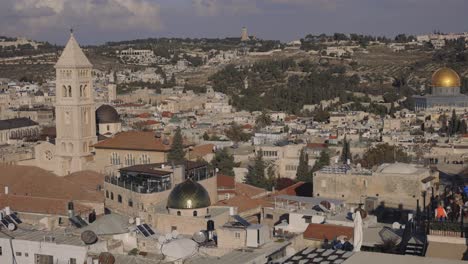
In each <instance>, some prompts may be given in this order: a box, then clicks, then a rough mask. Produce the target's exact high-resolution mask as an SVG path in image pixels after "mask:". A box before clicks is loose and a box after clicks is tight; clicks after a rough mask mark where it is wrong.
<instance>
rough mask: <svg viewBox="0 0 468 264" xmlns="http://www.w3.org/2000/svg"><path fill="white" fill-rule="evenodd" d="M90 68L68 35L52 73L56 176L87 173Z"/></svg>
mask: <svg viewBox="0 0 468 264" xmlns="http://www.w3.org/2000/svg"><path fill="white" fill-rule="evenodd" d="M92 67H93V65H91V63H90V62H89V60H88V58H86V56H85V54H84V53H83V51H82V50H81V48H80V46H79V45H78V42H77V41H76V39H75V37H74V36H73V31H72V32H71V34H70V39H69V40H68V43H67V45H66V46H65V49H64V50H63V53H62V55H61V56H60V58H59V60H58V62H57V64H56V65H55V69H56V76H57V77H56V104H55V118H56V127H57V138H56V141H55V145H56V160H57V169H56V171H55V173H56V174H57V175H67V174H69V173H73V172H76V171H81V170H85V169H87V166H86V165H87V163H89V162H90V161H92V154H91V147H90V146H92V145H93V144H95V143H96V140H97V138H96V121H95V119H96V117H95V105H94V95H93V80H92V75H91V74H92V73H91V72H92Z"/></svg>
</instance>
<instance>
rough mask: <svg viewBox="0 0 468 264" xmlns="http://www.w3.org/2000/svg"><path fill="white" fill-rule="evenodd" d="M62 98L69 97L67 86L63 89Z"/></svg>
mask: <svg viewBox="0 0 468 264" xmlns="http://www.w3.org/2000/svg"><path fill="white" fill-rule="evenodd" d="M62 96H63V97H68V93H67V87H66V86H65V85H64V86H63V87H62Z"/></svg>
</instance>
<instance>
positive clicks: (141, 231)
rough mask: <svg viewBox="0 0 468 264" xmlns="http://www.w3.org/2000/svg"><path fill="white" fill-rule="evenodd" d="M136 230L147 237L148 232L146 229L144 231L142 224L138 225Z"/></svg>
mask: <svg viewBox="0 0 468 264" xmlns="http://www.w3.org/2000/svg"><path fill="white" fill-rule="evenodd" d="M137 228H138V230H139V231H140V233H142V234H143V236H145V237H149V236H150V234H149V233H148V231H146V229H145V228H144V227H143V226H142V225H138V226H137Z"/></svg>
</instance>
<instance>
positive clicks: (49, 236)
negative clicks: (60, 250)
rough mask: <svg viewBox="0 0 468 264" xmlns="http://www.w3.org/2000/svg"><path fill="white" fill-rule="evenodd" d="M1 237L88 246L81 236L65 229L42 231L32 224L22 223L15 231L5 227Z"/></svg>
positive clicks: (0, 233) (0, 234)
mask: <svg viewBox="0 0 468 264" xmlns="http://www.w3.org/2000/svg"><path fill="white" fill-rule="evenodd" d="M0 238H7V239H10V238H14V239H18V240H27V241H35V242H42V243H53V244H61V245H70V246H83V247H84V246H86V245H85V243H84V242H83V241H82V240H81V238H80V237H79V236H76V235H73V234H71V233H65V230H60V231H58V230H56V231H42V230H36V229H34V228H33V227H32V226H29V225H25V224H20V225H18V228H17V229H16V230H15V231H10V230H7V229H5V228H3V229H2V232H0Z"/></svg>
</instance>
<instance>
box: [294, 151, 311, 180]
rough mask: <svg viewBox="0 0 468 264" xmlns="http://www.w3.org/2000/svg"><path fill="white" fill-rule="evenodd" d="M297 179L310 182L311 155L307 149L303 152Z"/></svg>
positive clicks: (300, 157)
mask: <svg viewBox="0 0 468 264" xmlns="http://www.w3.org/2000/svg"><path fill="white" fill-rule="evenodd" d="M296 179H297V180H298V181H303V182H309V181H310V179H309V155H307V152H306V151H305V149H302V150H301V155H300V156H299V165H298V166H297V171H296Z"/></svg>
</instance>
